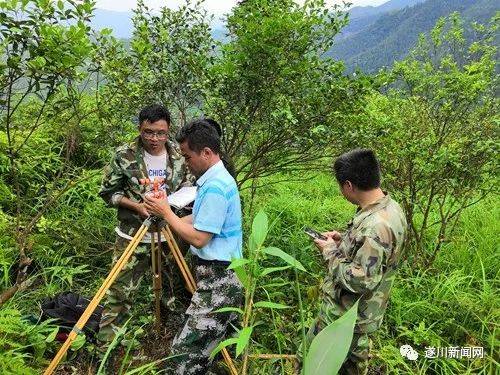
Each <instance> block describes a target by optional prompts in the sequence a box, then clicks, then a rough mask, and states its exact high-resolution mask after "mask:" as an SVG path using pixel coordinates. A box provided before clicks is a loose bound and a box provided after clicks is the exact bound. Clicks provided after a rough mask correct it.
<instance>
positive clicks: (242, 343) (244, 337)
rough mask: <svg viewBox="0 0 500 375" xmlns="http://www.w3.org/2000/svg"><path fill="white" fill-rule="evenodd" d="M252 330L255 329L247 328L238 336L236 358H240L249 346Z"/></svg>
mask: <svg viewBox="0 0 500 375" xmlns="http://www.w3.org/2000/svg"><path fill="white" fill-rule="evenodd" d="M252 330H253V327H245V328H243V329H242V330H241V331H240V334H239V335H238V342H237V343H236V357H238V356H239V355H240V354H241V353H242V352H243V350H244V349H245V347H246V346H247V345H248V341H249V340H250V336H251V335H252Z"/></svg>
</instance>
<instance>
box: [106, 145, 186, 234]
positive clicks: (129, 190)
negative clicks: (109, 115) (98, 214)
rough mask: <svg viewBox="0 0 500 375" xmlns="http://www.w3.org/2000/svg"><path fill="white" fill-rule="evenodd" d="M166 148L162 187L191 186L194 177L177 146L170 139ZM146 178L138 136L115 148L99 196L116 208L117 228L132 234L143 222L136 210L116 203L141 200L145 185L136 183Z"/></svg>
mask: <svg viewBox="0 0 500 375" xmlns="http://www.w3.org/2000/svg"><path fill="white" fill-rule="evenodd" d="M166 147H167V169H166V171H165V176H166V179H165V186H166V190H167V194H170V193H171V192H173V191H176V190H177V189H179V188H180V187H182V186H190V185H192V183H193V181H194V179H193V177H192V175H191V174H189V172H188V169H187V167H186V165H185V163H184V158H183V157H182V155H181V153H180V150H179V147H178V146H177V145H176V144H174V143H173V142H171V141H170V140H168V141H167V143H166ZM141 178H148V173H147V168H146V164H145V163H144V149H143V146H142V142H141V139H140V137H137V138H136V139H135V140H134V142H132V143H131V144H127V145H124V146H121V147H118V148H117V149H116V151H115V153H114V155H113V158H112V159H111V162H110V163H109V164H108V165H107V166H106V167H105V168H104V176H103V179H102V184H101V189H100V191H99V195H100V196H101V197H102V199H103V200H104V201H105V202H106V203H107V205H108V206H110V207H117V208H118V220H119V222H120V224H119V229H120V231H122V232H123V233H125V234H128V235H130V236H133V235H134V234H135V232H136V230H137V229H138V228H139V227H140V226H141V223H142V222H143V221H144V219H142V218H141V217H140V216H139V215H138V214H137V213H136V212H135V211H131V210H129V209H127V208H125V207H121V206H119V204H118V203H119V202H120V200H121V199H122V197H127V198H129V199H130V200H132V201H134V202H141V201H142V196H143V194H144V193H145V187H144V186H141V185H140V184H139V179H141Z"/></svg>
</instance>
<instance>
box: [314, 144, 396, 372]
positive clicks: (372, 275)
mask: <svg viewBox="0 0 500 375" xmlns="http://www.w3.org/2000/svg"><path fill="white" fill-rule="evenodd" d="M334 172H335V177H336V179H337V182H338V183H339V186H340V191H341V193H342V195H343V196H344V197H345V198H346V199H347V200H348V201H349V202H351V203H353V204H355V205H357V206H358V210H357V212H356V214H355V215H354V217H353V219H352V220H351V221H350V222H349V224H348V225H347V229H346V231H345V232H344V233H339V232H337V231H332V232H326V233H323V235H324V236H326V237H327V240H326V241H323V240H320V239H317V240H315V243H316V246H317V247H318V248H319V249H320V250H321V251H322V253H323V256H324V258H325V260H326V261H327V262H328V274H327V276H326V278H325V281H324V282H323V285H322V287H321V298H322V301H321V307H320V312H319V315H318V317H317V319H316V321H315V322H314V324H313V326H312V327H311V329H310V330H309V333H308V338H309V341H311V340H312V339H313V337H314V336H315V335H316V334H318V333H319V331H321V330H322V329H323V328H325V327H326V326H328V325H329V324H330V323H332V322H333V321H335V320H336V319H338V318H339V317H340V316H341V315H343V314H344V313H345V312H346V311H347V310H348V309H349V308H350V307H352V306H353V305H354V303H355V302H356V301H358V300H359V304H358V318H357V321H356V326H355V328H354V337H353V340H352V343H351V347H350V350H349V353H348V355H347V358H346V360H345V362H344V364H343V365H342V368H341V369H340V372H339V374H366V373H367V371H368V358H369V352H370V342H371V340H370V334H371V333H373V332H374V331H375V330H377V329H378V328H379V327H380V325H381V324H382V319H383V316H384V313H385V310H386V307H387V303H388V301H389V295H390V291H391V287H392V283H393V281H394V278H395V275H396V269H397V266H398V263H399V260H400V256H401V248H402V246H403V242H404V237H405V232H406V220H405V216H404V214H403V211H402V210H401V207H400V206H399V205H398V204H397V203H396V202H395V201H394V200H393V199H392V198H391V197H390V196H389V195H387V194H386V193H384V192H383V191H382V190H381V188H380V167H379V163H378V161H377V159H376V158H375V155H374V153H373V151H371V150H366V149H357V150H353V151H350V152H348V153H346V154H343V155H341V156H340V157H339V158H338V159H337V160H336V161H335V163H334Z"/></svg>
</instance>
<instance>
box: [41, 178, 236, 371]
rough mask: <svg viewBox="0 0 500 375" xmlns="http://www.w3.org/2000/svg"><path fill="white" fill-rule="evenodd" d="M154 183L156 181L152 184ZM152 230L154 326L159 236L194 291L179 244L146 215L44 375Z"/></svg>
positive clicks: (224, 353) (232, 367)
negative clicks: (156, 240)
mask: <svg viewBox="0 0 500 375" xmlns="http://www.w3.org/2000/svg"><path fill="white" fill-rule="evenodd" d="M155 182H156V181H155ZM155 185H156V186H155V191H156V192H158V184H155ZM150 228H151V229H154V232H155V233H151V250H152V254H151V263H152V271H153V272H152V273H153V291H154V294H155V318H156V324H157V325H159V324H160V303H161V301H160V299H161V288H162V281H161V255H162V252H161V240H162V238H161V235H162V234H163V237H164V238H165V241H166V242H167V245H168V247H169V249H170V251H171V253H172V256H173V257H174V259H175V262H176V264H177V266H178V267H179V269H180V271H181V274H182V277H183V278H184V281H185V283H186V285H187V289H188V290H189V292H190V293H191V294H193V293H194V292H195V291H196V281H195V279H194V277H193V274H192V273H191V271H190V270H189V268H188V266H187V263H186V261H185V259H184V257H183V256H182V252H181V250H180V248H179V245H178V244H177V242H176V240H175V238H174V236H173V234H172V231H171V230H170V227H169V226H168V224H167V222H166V221H164V220H163V219H161V218H158V217H155V216H149V217H148V218H147V219H145V220H144V222H143V223H142V225H141V226H140V228H139V229H138V230H137V232H136V234H135V235H134V237H133V238H132V239H131V240H130V243H129V244H128V246H127V247H126V249H125V251H124V252H123V254H122V255H121V257H120V258H119V259H118V261H117V262H116V263H115V265H114V266H113V268H112V269H111V272H110V273H109V274H108V276H107V277H106V279H105V280H104V282H103V283H102V285H101V287H100V288H99V290H98V291H97V293H96V294H95V295H94V297H93V298H92V300H91V301H90V303H89V305H88V306H87V308H86V309H85V311H84V312H83V314H82V316H81V317H80V319H78V321H77V322H76V324H75V325H74V327H73V329H72V330H71V332H70V333H69V335H68V338H67V339H66V341H65V342H64V344H63V345H62V347H61V348H60V349H59V351H58V352H57V354H56V356H55V357H54V359H53V360H52V362H51V363H50V365H49V367H47V369H46V370H45V372H44V375H50V374H52V373H53V372H54V370H55V369H56V367H57V365H58V364H59V362H60V361H61V359H62V358H63V356H64V355H65V354H66V352H67V351H68V349H69V347H70V346H71V343H72V342H73V341H74V340H75V338H76V337H77V335H78V334H79V333H81V332H82V329H83V327H84V326H85V324H86V323H87V321H88V320H89V318H90V316H91V315H92V313H93V312H94V310H95V309H96V308H97V305H98V304H99V302H100V301H101V299H102V298H103V297H104V295H105V294H106V292H107V291H108V289H109V288H110V287H111V285H112V284H113V283H114V281H115V280H116V278H117V277H118V274H119V273H120V271H121V270H122V269H123V267H125V265H126V264H127V262H128V260H129V259H130V257H131V256H132V254H133V253H134V251H135V249H136V248H137V246H138V245H139V243H140V242H141V240H142V238H143V237H144V235H145V234H146V232H148V230H149V229H150ZM155 234H157V236H158V237H157V238H158V243H157V244H155V239H154V237H155ZM222 356H223V357H224V361H225V362H226V365H227V366H228V368H229V371H230V373H231V375H237V374H238V371H237V370H236V367H235V365H234V363H233V360H232V359H231V356H230V355H229V353H228V352H227V350H226V348H224V349H222Z"/></svg>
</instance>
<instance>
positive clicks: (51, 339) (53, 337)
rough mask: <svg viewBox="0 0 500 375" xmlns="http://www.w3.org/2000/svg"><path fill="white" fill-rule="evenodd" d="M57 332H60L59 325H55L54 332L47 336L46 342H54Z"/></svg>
mask: <svg viewBox="0 0 500 375" xmlns="http://www.w3.org/2000/svg"><path fill="white" fill-rule="evenodd" d="M57 332H59V327H55V328H54V329H53V330H52V332H50V334H49V335H48V336H47V338H46V339H45V342H52V341H54V340H55V338H56V336H57Z"/></svg>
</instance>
